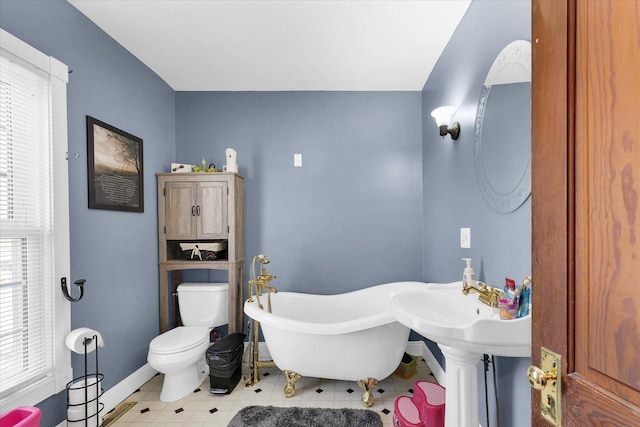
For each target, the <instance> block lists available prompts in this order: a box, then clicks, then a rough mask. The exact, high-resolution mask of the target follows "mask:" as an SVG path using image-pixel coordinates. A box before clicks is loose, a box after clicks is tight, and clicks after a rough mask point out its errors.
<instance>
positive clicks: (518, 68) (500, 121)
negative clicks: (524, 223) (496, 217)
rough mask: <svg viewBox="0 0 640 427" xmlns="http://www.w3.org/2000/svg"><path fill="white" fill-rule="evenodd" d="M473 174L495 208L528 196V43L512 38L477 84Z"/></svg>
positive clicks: (507, 208)
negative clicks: (484, 78) (480, 87)
mask: <svg viewBox="0 0 640 427" xmlns="http://www.w3.org/2000/svg"><path fill="white" fill-rule="evenodd" d="M474 164H475V168H476V178H477V180H478V185H479V186H480V190H481V192H482V195H483V196H484V199H485V200H486V201H487V203H488V204H489V206H491V208H492V209H493V210H495V211H496V212H500V213H509V212H512V211H514V210H516V209H518V207H520V206H521V205H522V204H523V203H524V202H525V200H527V198H528V197H529V195H530V194H531V42H529V41H527V40H516V41H514V42H512V43H510V44H509V45H507V47H505V48H504V49H503V50H502V52H500V54H499V55H498V56H497V57H496V59H495V61H494V62H493V65H492V66H491V69H490V70H489V73H488V74H487V78H486V80H485V82H484V85H483V86H482V91H481V93H480V100H479V101H478V109H477V112H476V124H475V136H474Z"/></svg>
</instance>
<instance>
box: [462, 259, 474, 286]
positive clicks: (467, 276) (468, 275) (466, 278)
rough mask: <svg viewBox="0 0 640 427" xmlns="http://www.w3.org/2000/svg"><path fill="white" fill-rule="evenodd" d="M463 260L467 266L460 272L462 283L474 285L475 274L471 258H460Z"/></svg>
mask: <svg viewBox="0 0 640 427" xmlns="http://www.w3.org/2000/svg"><path fill="white" fill-rule="evenodd" d="M462 260H463V261H466V263H467V266H466V267H465V268H464V273H462V285H463V286H465V287H467V286H474V287H475V285H476V274H475V273H474V272H473V267H471V258H462Z"/></svg>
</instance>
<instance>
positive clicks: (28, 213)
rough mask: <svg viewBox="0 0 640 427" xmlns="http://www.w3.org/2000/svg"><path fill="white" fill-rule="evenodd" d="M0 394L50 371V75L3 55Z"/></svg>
mask: <svg viewBox="0 0 640 427" xmlns="http://www.w3.org/2000/svg"><path fill="white" fill-rule="evenodd" d="M0 61H2V62H1V65H0V66H1V69H2V74H1V75H0V141H1V142H0V221H1V224H2V234H1V237H0V351H1V354H2V358H1V359H0V375H2V378H1V380H0V393H5V392H7V391H10V390H11V389H12V388H13V387H16V386H21V385H23V384H24V382H25V381H35V380H37V379H39V378H40V377H42V376H44V375H46V374H47V371H48V370H50V369H51V366H52V351H51V348H52V346H51V343H50V342H49V341H50V340H51V337H52V333H51V329H50V327H51V325H52V322H51V318H52V316H51V307H50V304H47V301H50V300H51V296H50V295H49V294H50V293H51V290H50V289H51V286H48V285H49V283H51V282H52V281H53V277H52V266H53V264H52V256H53V247H52V243H53V242H52V238H53V236H52V234H51V230H52V228H53V224H52V218H53V215H52V212H51V183H52V179H51V147H50V145H51V144H50V137H49V76H48V75H47V74H46V73H45V72H43V71H41V70H37V69H34V68H33V67H32V66H29V65H26V64H24V63H23V62H22V61H20V60H18V59H17V58H15V57H14V58H12V57H10V55H9V54H3V55H2V56H1V57H0Z"/></svg>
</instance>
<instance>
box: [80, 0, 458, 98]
mask: <svg viewBox="0 0 640 427" xmlns="http://www.w3.org/2000/svg"><path fill="white" fill-rule="evenodd" d="M68 2H69V3H71V4H72V5H73V6H74V7H76V8H77V9H78V10H80V12H82V13H83V14H84V15H86V16H87V17H88V18H89V19H91V20H92V21H93V22H95V23H96V24H97V25H98V26H99V27H100V28H102V29H103V30H104V31H105V32H106V33H108V34H109V35H110V36H111V37H113V38H114V39H115V40H116V41H117V42H118V43H120V44H121V45H122V46H124V47H125V49H127V50H128V51H129V52H131V53H132V54H133V55H134V56H136V57H137V58H138V59H139V60H140V61H142V62H143V63H144V64H146V65H147V66H148V67H149V68H151V69H152V70H153V71H154V72H155V73H156V74H158V75H159V76H160V77H161V78H162V79H163V80H164V81H166V82H167V83H168V84H169V85H170V86H171V87H172V88H173V89H174V90H176V91H287V90H327V91H329V90H331V91H419V90H422V88H423V86H424V84H425V82H426V80H427V78H428V76H429V74H430V73H431V70H432V69H433V67H434V65H435V64H436V62H437V60H438V58H439V57H440V55H441V53H442V51H443V50H444V48H445V46H446V44H447V42H448V41H449V39H450V38H451V35H452V34H453V32H454V31H455V29H456V27H457V26H458V23H459V22H460V20H461V19H462V17H463V15H464V13H465V12H466V10H467V8H468V7H469V4H470V3H471V0H413V1H405V0H397V1H367V0H324V1H323V0H285V1H271V0H262V1H245V0H236V1H220V0H68Z"/></svg>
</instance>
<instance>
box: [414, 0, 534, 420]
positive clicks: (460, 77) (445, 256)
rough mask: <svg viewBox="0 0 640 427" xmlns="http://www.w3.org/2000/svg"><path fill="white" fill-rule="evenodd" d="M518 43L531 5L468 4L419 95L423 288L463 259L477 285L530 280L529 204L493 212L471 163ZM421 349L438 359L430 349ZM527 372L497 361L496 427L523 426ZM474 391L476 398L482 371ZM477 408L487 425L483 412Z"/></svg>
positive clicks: (526, 0)
mask: <svg viewBox="0 0 640 427" xmlns="http://www.w3.org/2000/svg"><path fill="white" fill-rule="evenodd" d="M518 39H523V40H531V2H530V0H519V1H513V0H512V1H504V0H474V1H473V2H472V3H471V5H470V6H469V9H468V10H467V13H466V14H465V16H464V18H463V20H462V21H461V23H460V25H459V26H458V28H457V29H456V32H455V33H454V35H453V37H452V38H451V40H450V41H449V43H448V45H447V47H446V49H445V50H444V52H443V53H442V55H441V57H440V59H439V60H438V62H437V64H436V66H435V68H434V69H433V71H432V73H431V75H430V76H429V79H428V80H427V82H426V84H425V86H424V89H423V91H422V109H423V114H422V120H423V123H422V141H423V147H422V170H423V190H424V199H423V216H424V234H423V247H424V254H423V257H424V262H423V268H424V280H425V281H432V282H444V281H451V280H462V270H463V268H464V262H463V261H462V260H461V258H463V257H470V258H473V265H474V269H475V272H476V278H478V279H480V280H483V281H485V282H487V283H490V284H496V285H499V286H504V278H505V277H511V278H514V279H515V280H516V282H518V283H519V284H520V283H521V282H522V279H523V278H524V277H525V276H526V275H528V274H531V198H529V199H528V200H527V201H526V202H525V203H524V204H523V205H522V206H521V207H520V208H519V209H517V210H516V211H514V212H512V213H509V214H500V213H496V212H494V211H493V210H492V209H491V208H490V207H489V205H488V204H487V203H486V202H485V200H484V198H483V197H482V194H481V192H480V188H479V187H478V184H477V182H476V176H475V167H474V163H473V146H474V145H473V143H474V125H475V122H474V121H475V114H476V107H477V105H478V100H479V97H480V91H481V89H482V85H483V83H484V80H485V77H486V75H487V73H488V72H489V69H490V68H491V64H492V63H493V60H494V59H495V58H496V56H497V55H498V54H499V53H500V51H501V50H502V49H503V48H504V47H505V46H507V45H508V44H509V43H510V42H512V41H514V40H518ZM441 105H452V106H453V107H454V108H455V109H456V112H455V113H454V116H453V119H452V120H453V121H458V122H460V126H461V133H460V138H459V139H458V140H457V141H451V138H450V137H449V136H446V137H445V138H444V139H443V138H442V137H440V135H439V133H438V129H437V127H436V124H435V121H434V120H433V118H432V117H431V116H430V112H431V110H433V109H434V108H436V107H438V106H441ZM505 127H506V129H505V143H508V142H509V132H530V131H531V129H530V127H524V128H522V129H511V128H509V127H508V125H507V126H505ZM461 227H470V228H471V249H461V248H460V228H461ZM534 280H535V278H534ZM428 345H429V348H431V349H432V350H433V351H434V352H435V353H436V354H438V355H439V356H441V355H440V354H439V351H438V349H437V348H434V347H435V346H434V345H433V343H428ZM529 364H530V358H497V360H496V370H497V375H498V381H497V382H498V390H499V404H500V414H501V415H500V421H501V422H502V425H508V426H515V427H521V426H528V425H530V419H529V413H530V386H529V383H528V381H527V378H526V369H527V367H528V366H529ZM489 374H490V375H489V377H491V373H489ZM479 384H480V396H481V397H482V398H483V397H484V385H483V384H484V378H483V375H482V369H481V376H480V382H479ZM492 389H493V386H492V383H491V381H490V382H489V391H490V393H489V394H490V395H491V399H490V406H491V408H492V411H491V412H492V415H491V417H492V419H491V425H496V420H495V413H494V411H493V407H494V402H493V396H492V395H493V392H492ZM480 408H481V411H480V412H481V421H482V423H483V425H486V423H485V421H484V420H485V418H486V417H485V415H484V414H485V411H484V405H482V404H481V405H480Z"/></svg>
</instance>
